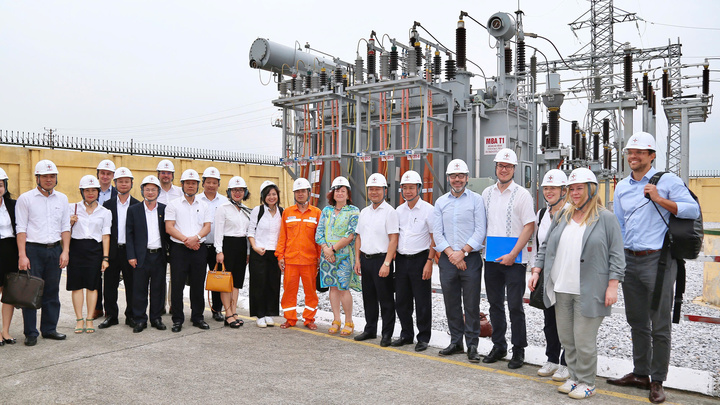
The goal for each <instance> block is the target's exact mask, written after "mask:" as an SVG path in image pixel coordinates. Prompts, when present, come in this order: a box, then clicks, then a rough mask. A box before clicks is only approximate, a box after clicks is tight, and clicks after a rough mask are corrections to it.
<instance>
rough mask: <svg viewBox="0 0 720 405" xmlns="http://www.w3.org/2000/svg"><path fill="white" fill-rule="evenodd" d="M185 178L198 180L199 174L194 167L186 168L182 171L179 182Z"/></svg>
mask: <svg viewBox="0 0 720 405" xmlns="http://www.w3.org/2000/svg"><path fill="white" fill-rule="evenodd" d="M185 180H195V181H200V175H199V174H198V172H196V171H195V170H194V169H187V170H185V171H184V172H183V174H182V176H180V181H181V182H183V181H185Z"/></svg>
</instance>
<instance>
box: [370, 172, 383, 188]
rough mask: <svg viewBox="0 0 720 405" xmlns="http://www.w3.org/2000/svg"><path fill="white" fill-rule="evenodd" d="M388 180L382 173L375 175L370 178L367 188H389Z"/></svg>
mask: <svg viewBox="0 0 720 405" xmlns="http://www.w3.org/2000/svg"><path fill="white" fill-rule="evenodd" d="M387 186H388V185H387V180H385V176H383V175H382V174H380V173H373V174H371V175H370V177H368V180H367V184H366V185H365V187H387Z"/></svg>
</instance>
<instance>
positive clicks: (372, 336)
mask: <svg viewBox="0 0 720 405" xmlns="http://www.w3.org/2000/svg"><path fill="white" fill-rule="evenodd" d="M376 337H377V335H376V334H374V333H370V332H363V333H361V334H359V335H357V336H355V340H357V341H358V342H362V341H363V340H368V339H375V338H376Z"/></svg>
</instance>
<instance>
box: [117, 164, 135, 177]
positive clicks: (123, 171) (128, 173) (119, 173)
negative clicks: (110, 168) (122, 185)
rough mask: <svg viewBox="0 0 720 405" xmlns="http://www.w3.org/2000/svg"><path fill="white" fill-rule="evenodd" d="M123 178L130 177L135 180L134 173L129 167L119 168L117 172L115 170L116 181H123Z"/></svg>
mask: <svg viewBox="0 0 720 405" xmlns="http://www.w3.org/2000/svg"><path fill="white" fill-rule="evenodd" d="M123 177H129V178H131V179H134V178H135V177H133V175H132V172H131V171H130V169H128V168H127V167H118V168H117V170H115V176H113V179H114V180H117V179H121V178H123Z"/></svg>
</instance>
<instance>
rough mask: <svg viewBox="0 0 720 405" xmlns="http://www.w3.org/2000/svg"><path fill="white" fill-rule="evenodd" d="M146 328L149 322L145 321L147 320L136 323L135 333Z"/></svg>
mask: <svg viewBox="0 0 720 405" xmlns="http://www.w3.org/2000/svg"><path fill="white" fill-rule="evenodd" d="M145 328H147V323H145V322H142V323H136V324H135V326H134V327H133V333H140V332H142V331H143V329H145Z"/></svg>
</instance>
